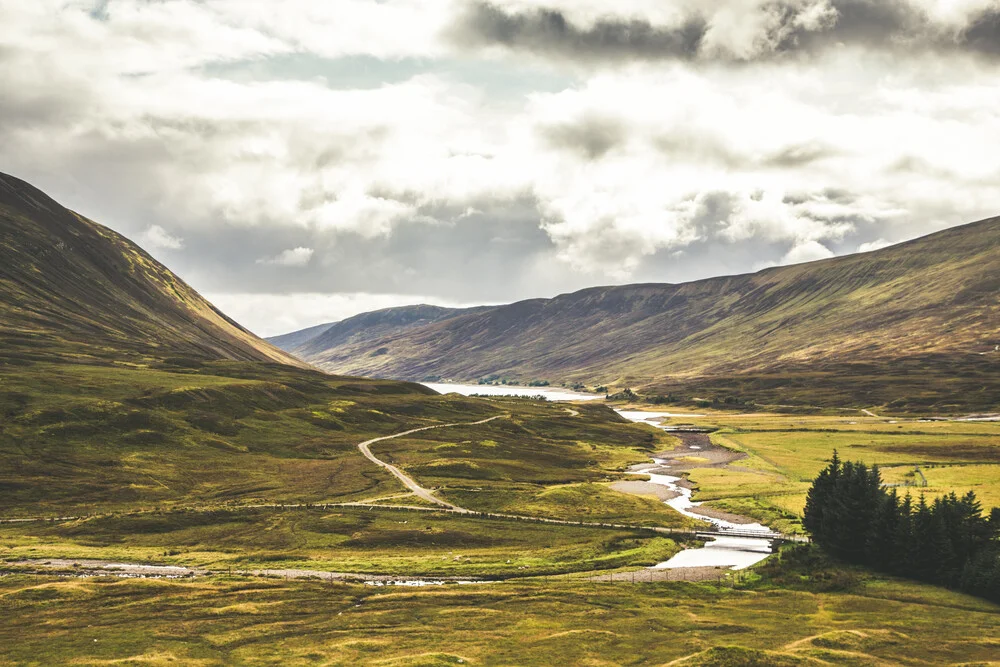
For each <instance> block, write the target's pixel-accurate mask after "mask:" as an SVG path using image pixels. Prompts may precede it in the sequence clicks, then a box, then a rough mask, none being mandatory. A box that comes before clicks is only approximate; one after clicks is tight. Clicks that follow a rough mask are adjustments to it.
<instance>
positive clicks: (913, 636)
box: [0, 572, 1000, 666]
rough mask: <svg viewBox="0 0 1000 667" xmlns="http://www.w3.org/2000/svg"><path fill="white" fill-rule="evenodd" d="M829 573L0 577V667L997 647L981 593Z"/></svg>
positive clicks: (412, 662)
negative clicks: (436, 578)
mask: <svg viewBox="0 0 1000 667" xmlns="http://www.w3.org/2000/svg"><path fill="white" fill-rule="evenodd" d="M829 576H830V577H831V580H830V581H828V582H826V583H824V582H823V581H822V578H815V577H814V578H813V583H812V584H810V586H786V587H785V588H784V589H779V588H776V587H773V586H769V585H767V584H766V582H764V581H763V580H761V581H759V582H757V584H733V585H731V586H725V585H721V586H720V585H718V584H685V583H653V584H648V583H647V584H636V585H634V586H633V585H630V584H625V583H595V582H591V581H544V580H534V581H522V582H519V583H504V584H489V585H463V586H458V585H448V586H437V587H427V588H378V587H372V586H364V585H352V584H343V583H331V582H321V581H314V582H308V581H283V580H268V579H250V580H247V579H243V578H238V577H224V576H223V577H215V578H208V579H201V580H196V581H141V580H129V581H121V580H108V579H96V580H95V579H72V578H70V579H67V578H57V577H46V576H23V575H19V576H5V577H0V609H2V611H3V613H4V619H5V621H4V623H3V624H0V647H3V648H2V649H0V664H4V665H57V664H77V665H111V664H116V665H168V664H184V665H206V666H207V665H222V664H227V665H279V664H280V665H359V664H364V665H369V664H372V665H374V664H379V665H409V666H416V665H456V664H468V665H553V664H562V665H583V664H594V665H624V664H634V665H639V664H651V665H665V664H683V665H751V664H753V665H758V664H759V665H800V664H801V665H823V664H827V665H829V664H840V665H927V664H959V663H964V664H969V663H976V664H986V662H987V661H989V660H991V659H995V658H996V655H997V649H998V647H1000V637H998V635H997V627H998V625H1000V608H997V607H996V606H994V605H991V604H988V603H985V602H982V601H979V600H976V599H974V598H969V597H967V596H962V595H958V594H953V593H948V592H945V591H942V590H940V589H935V588H932V587H927V586H921V585H915V584H911V583H906V582H899V581H895V580H883V579H871V580H859V579H857V578H854V575H853V574H852V573H850V572H833V573H829ZM838 577H839V578H840V579H841V580H842V581H841V580H838V579H837V578H838ZM824 587H825V588H826V589H827V590H822V589H823V588H824ZM789 619H794V621H793V622H789Z"/></svg>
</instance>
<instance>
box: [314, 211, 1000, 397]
mask: <svg viewBox="0 0 1000 667" xmlns="http://www.w3.org/2000/svg"><path fill="white" fill-rule="evenodd" d="M998 293H1000V218H989V219H986V220H982V221H979V222H974V223H969V224H966V225H961V226H958V227H952V228H949V229H946V230H944V231H941V232H938V233H936V234H931V235H929V236H925V237H921V238H918V239H913V240H911V241H907V242H904V243H900V244H897V245H894V246H890V247H887V248H883V249H880V250H876V251H871V252H868V253H859V254H854V255H847V256H842V257H835V258H830V259H825V260H820V261H818V262H811V263H805V264H796V265H791V266H781V267H772V268H768V269H764V270H762V271H759V272H756V273H751V274H736V275H729V276H720V277H716V278H707V279H703V280H698V281H693V282H689V283H680V284H659V283H645V284H638V285H625V286H612V287H594V288H587V289H584V290H580V291H578V292H573V293H570V294H565V295H560V296H557V297H553V298H551V299H531V300H527V301H522V302H517V303H513V304H509V305H505V306H497V307H491V308H479V309H476V310H475V312H469V311H460V312H458V313H453V314H451V315H450V316H448V317H446V318H443V319H440V320H437V321H434V322H430V323H425V324H421V325H419V326H409V327H406V328H401V329H396V330H389V331H384V332H381V334H380V335H379V336H374V337H373V336H369V337H367V338H364V339H359V340H356V341H353V342H352V341H347V342H345V343H342V344H339V345H335V346H331V347H327V348H325V349H317V345H316V343H318V342H319V341H316V340H314V341H313V345H311V346H307V348H305V349H300V350H297V352H298V353H300V354H303V358H305V359H307V360H309V361H310V362H312V363H314V364H317V365H318V366H320V367H322V368H325V369H327V370H330V371H334V372H347V373H354V374H365V375H371V376H376V377H387V378H395V379H408V380H421V379H428V378H434V379H438V378H445V379H453V380H457V381H475V380H477V379H480V378H483V377H490V376H500V377H504V378H507V379H509V380H512V381H520V382H527V381H531V380H540V379H544V380H548V381H551V382H567V383H576V382H580V383H584V384H588V385H596V384H605V385H615V386H619V387H622V386H636V387H639V388H643V389H645V390H648V391H656V392H659V391H663V392H671V391H675V390H681V391H683V390H684V387H685V386H686V387H688V390H687V393H688V394H689V395H691V396H694V395H695V394H696V392H695V391H694V390H695V389H696V388H698V387H703V386H706V383H708V384H712V385H719V380H720V379H726V378H728V379H729V381H727V382H723V383H722V385H720V388H718V389H717V391H718V392H720V393H726V392H732V391H735V390H736V388H737V386H738V385H741V384H745V382H744V380H746V379H747V378H748V377H750V376H751V375H754V374H757V375H765V376H780V375H782V374H785V373H791V374H793V375H799V376H802V375H803V374H806V375H808V374H810V373H812V372H813V371H814V370H815V371H817V372H818V371H823V372H824V373H832V372H833V371H834V367H840V368H841V369H842V370H843V371H844V372H845V374H846V375H849V376H855V378H854V379H855V380H856V382H855V384H858V385H859V387H860V385H862V384H863V385H866V386H867V385H869V384H870V382H868V379H870V377H878V376H880V375H883V376H885V375H886V372H887V371H889V370H891V369H890V368H888V367H885V368H882V369H881V370H880V369H879V368H873V366H880V365H882V366H885V365H891V364H892V363H894V362H900V364H901V367H907V368H910V367H912V368H911V372H918V371H919V369H920V368H921V365H924V366H926V367H927V368H928V369H929V372H930V373H931V375H933V376H934V377H935V378H939V379H941V380H942V381H944V380H945V379H949V378H948V376H947V368H945V367H946V366H947V365H948V364H953V366H954V370H955V373H956V375H957V376H958V379H959V380H961V379H963V378H966V379H970V384H969V385H968V386H965V387H964V389H963V391H974V392H977V393H978V394H980V396H986V395H988V396H989V398H984V399H983V400H981V401H978V402H977V405H980V404H982V405H986V406H989V405H995V404H996V401H997V400H1000V398H998V397H997V395H998V393H1000V388H998V387H997V386H996V385H997V382H996V381H991V380H989V378H988V377H984V375H989V373H987V372H986V370H984V369H988V370H989V371H990V372H992V371H993V370H997V369H995V368H994V367H993V366H992V364H993V362H994V361H995V360H994V355H993V354H989V353H990V352H991V351H992V350H993V349H994V346H995V345H996V344H998V343H1000V335H998V334H997V330H998V328H1000V311H998V307H997V305H996V298H995V297H996V295H997V294H998ZM379 350H381V352H380V353H379V354H375V355H373V352H376V351H379ZM981 353H982V354H981ZM996 356H1000V355H996ZM921 360H922V361H921ZM903 362H905V363H903ZM980 362H982V363H980ZM984 364H986V365H985V366H984ZM810 367H811V369H810ZM860 367H867V369H866V370H864V371H859V370H857V369H858V368H860ZM859 373H860V375H859ZM866 378H868V379H866ZM773 379H774V380H775V381H777V379H778V378H777V377H775V378H773ZM894 382H895V381H894ZM727 384H728V385H731V386H730V388H728V389H727V388H725V387H724V385H727ZM751 384H758V385H759V384H760V383H759V382H756V383H751ZM790 384H794V382H790ZM897 388H898V387H897ZM740 391H743V390H740ZM759 391H760V389H759V388H758V390H757V392H758V393H759ZM927 391H930V392H931V393H934V390H933V388H932V387H931V388H929V387H921V388H920V391H919V392H918V393H921V394H925V393H927ZM772 393H773V392H772ZM876 393H878V392H876ZM892 393H894V392H893V391H889V392H882V393H881V394H880V395H879V396H871V395H870V394H871V392H870V390H869V389H865V390H863V391H862V390H860V389H857V390H849V391H846V393H845V395H844V396H841V397H840V398H838V400H837V401H835V402H837V403H843V404H853V403H859V404H860V403H866V402H867V403H868V404H870V405H872V404H878V403H877V402H876V403H871V402H869V401H870V400H871V399H874V400H882V399H883V398H885V397H891V396H890V395H891V394H892ZM896 393H898V392H896ZM937 393H938V395H937V399H944V398H945V397H944V396H943V393H942V392H940V391H939V392H937ZM883 394H884V396H883ZM739 398H742V397H739ZM772 398H774V397H773V396H772ZM924 398H927V397H926V396H925V397H924ZM937 399H935V400H933V401H931V404H934V405H937V404H938V401H937ZM893 400H895V399H893ZM921 400H923V399H921Z"/></svg>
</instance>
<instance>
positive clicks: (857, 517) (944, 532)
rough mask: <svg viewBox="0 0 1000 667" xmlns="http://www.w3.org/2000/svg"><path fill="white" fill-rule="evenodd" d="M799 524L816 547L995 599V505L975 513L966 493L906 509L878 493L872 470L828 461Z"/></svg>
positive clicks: (998, 554)
mask: <svg viewBox="0 0 1000 667" xmlns="http://www.w3.org/2000/svg"><path fill="white" fill-rule="evenodd" d="M802 523H803V525H804V526H805V527H806V529H807V530H809V531H810V533H811V534H812V536H813V540H814V541H815V542H816V543H817V544H818V545H819V546H821V547H822V548H823V549H824V550H826V551H828V552H830V553H831V554H833V555H835V556H837V557H839V558H842V559H844V560H846V561H849V562H852V563H859V564H865V565H868V566H870V567H872V568H874V569H877V570H880V571H883V572H889V573H893V574H900V575H903V576H909V577H913V578H915V579H920V580H923V581H929V582H933V583H939V584H944V585H947V586H952V587H958V588H961V589H962V590H965V591H968V592H970V593H973V594H975V595H981V596H983V597H987V598H990V599H993V600H997V601H1000V508H996V509H994V510H993V511H992V512H991V513H990V518H989V519H986V518H985V517H984V516H983V511H982V505H980V503H979V501H978V500H976V496H975V494H974V493H972V492H969V493H967V494H966V495H964V496H962V497H961V498H959V497H958V496H957V495H956V494H954V493H950V494H948V495H946V496H943V497H940V498H936V499H934V501H933V502H931V503H930V504H928V503H927V500H926V498H924V497H923V496H921V497H920V500H919V501H918V502H917V503H916V506H914V504H913V502H912V499H911V498H910V496H909V494H907V495H906V496H905V497H904V498H903V499H902V500H900V499H899V497H898V496H897V494H896V492H895V490H891V491H888V492H887V491H886V490H885V489H884V488H883V487H882V479H881V475H880V473H879V470H878V467H873V468H868V467H867V466H866V465H865V464H863V463H855V462H852V461H847V462H842V461H841V460H840V458H839V457H838V456H837V452H834V453H833V457H832V458H831V459H830V464H829V465H828V466H827V467H826V468H825V469H823V470H822V471H821V472H820V473H819V475H818V476H817V477H816V479H815V481H814V482H813V485H812V488H810V489H809V493H808V495H807V497H806V507H805V512H804V515H803V520H802Z"/></svg>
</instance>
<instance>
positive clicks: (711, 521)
mask: <svg viewBox="0 0 1000 667" xmlns="http://www.w3.org/2000/svg"><path fill="white" fill-rule="evenodd" d="M424 384H425V385H426V386H428V387H430V388H431V389H434V390H435V391H437V392H440V393H442V394H446V393H452V392H453V393H458V394H463V395H465V396H469V395H471V394H483V395H490V396H535V395H542V396H545V398H547V399H548V400H550V401H579V400H588V401H592V400H595V399H601V398H603V396H598V395H594V394H582V393H579V392H573V391H569V390H566V389H561V388H554V387H512V386H509V385H507V386H497V385H478V384H434V383H430V384H428V383H424ZM617 412H618V414H620V415H621V416H623V417H625V418H626V419H629V420H631V421H634V422H637V423H643V424H649V425H651V426H655V427H656V428H661V429H663V430H665V431H670V430H671V427H670V426H669V425H664V424H663V423H661V422H662V420H664V419H669V418H672V417H677V418H697V417H702V416H704V415H696V414H689V413H684V414H675V413H670V412H644V411H639V410H617ZM664 462H665V461H664V460H663V459H657V458H654V459H653V462H652V463H651V464H649V465H647V466H642V467H641V468H637V469H636V470H634V471H633V473H634V474H637V475H647V476H648V477H649V481H650V483H652V484H659V485H661V486H665V487H666V488H667V489H669V490H670V491H673V492H675V493H676V494H677V496H676V497H675V498H673V499H671V500H667V501H665V502H666V504H667V505H670V507H672V508H674V509H675V510H677V511H678V512H680V513H681V514H683V515H684V516H686V517H690V518H692V519H695V520H697V521H704V522H705V524H706V528H708V527H709V526H710V525H714V526H715V527H716V528H717V529H718V530H719V532H720V534H719V536H718V537H715V538H713V539H711V540H710V541H708V542H706V543H705V545H704V546H703V547H699V548H697V549H685V550H684V551H681V552H680V553H678V554H677V555H675V556H674V557H673V558H671V559H670V560H668V561H665V562H663V563H659V564H657V565H655V566H654V569H669V568H682V567H725V568H731V569H734V570H740V569H743V568H746V567H749V566H751V565H753V564H755V563H759V562H760V561H762V560H764V559H765V558H767V557H768V556H769V555H770V553H771V545H770V541H769V540H768V539H767V538H766V537H762V538H761V539H755V538H747V537H732V536H727V535H725V531H727V530H738V531H740V532H741V533H746V532H760V533H762V534H765V535H766V534H769V533H770V532H771V531H770V529H769V528H767V527H766V526H762V525H761V524H759V523H749V524H737V523H733V522H730V521H725V520H723V519H716V518H711V517H707V516H703V515H701V514H697V513H695V512H693V511H691V510H692V508H694V507H697V506H698V505H700V504H701V503H696V502H694V501H693V500H692V499H691V489H687V488H685V487H683V486H678V484H677V482H680V481H681V478H679V477H672V476H670V475H664V474H660V473H657V472H655V471H656V470H657V468H659V466H661V465H662V464H663V463H664Z"/></svg>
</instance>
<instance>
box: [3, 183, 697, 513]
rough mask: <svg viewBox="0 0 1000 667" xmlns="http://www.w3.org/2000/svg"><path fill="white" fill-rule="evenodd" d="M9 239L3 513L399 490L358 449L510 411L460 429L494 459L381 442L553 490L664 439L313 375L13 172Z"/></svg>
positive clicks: (446, 482) (437, 477) (423, 459)
mask: <svg viewBox="0 0 1000 667" xmlns="http://www.w3.org/2000/svg"><path fill="white" fill-rule="evenodd" d="M0 235H2V244H0V493H2V495H3V503H2V504H0V518H8V517H18V516H37V515H43V516H44V515H49V516H51V515H55V514H81V513H82V514H89V513H101V512H108V511H125V510H135V509H137V508H138V509H147V510H148V509H151V508H176V507H181V506H191V505H194V506H198V507H200V508H205V507H209V508H211V507H216V506H220V505H224V504H239V505H245V504H249V503H315V502H329V501H351V500H358V499H364V498H370V497H377V496H381V495H391V494H394V493H395V494H399V493H400V492H403V491H405V489H404V488H403V487H402V485H401V484H400V483H399V482H398V481H397V480H396V479H395V478H394V477H392V476H391V475H389V474H388V473H387V472H386V471H384V470H383V469H381V468H379V467H377V466H375V465H374V464H372V463H370V462H369V461H367V460H366V459H365V458H363V456H362V455H361V453H360V452H359V451H358V450H357V444H358V443H359V442H361V441H362V440H366V439H369V438H372V437H376V436H382V435H389V434H392V433H398V432H401V431H404V430H409V429H412V428H415V427H421V426H427V425H434V424H442V423H451V422H467V421H473V420H477V419H482V418H484V417H489V416H494V415H507V416H506V417H505V419H504V420H503V424H502V425H501V424H500V423H495V424H489V425H483V426H482V427H481V428H479V429H477V430H475V431H472V432H468V433H464V434H463V437H465V438H475V440H473V442H477V443H478V442H480V441H489V442H490V443H491V444H490V446H489V447H488V448H486V447H483V448H482V451H478V450H479V449H480V448H479V447H478V446H477V447H473V448H472V449H471V450H469V451H465V450H463V452H462V453H460V452H452V453H451V454H450V455H449V456H447V457H445V456H442V454H443V453H444V452H443V450H440V448H439V449H438V451H436V452H434V451H433V449H434V448H435V447H438V445H440V444H441V441H440V440H439V439H440V438H442V437H445V436H442V435H439V434H438V432H434V434H433V435H428V436H427V437H425V438H420V437H411V438H408V439H407V440H406V441H402V440H400V441H392V443H391V445H392V446H391V447H389V446H382V447H381V448H380V449H383V450H384V451H385V455H386V456H387V458H389V459H390V460H392V461H393V462H395V463H397V464H398V465H399V466H400V467H401V468H403V469H408V468H413V470H414V472H413V474H414V476H416V477H417V478H418V479H421V480H425V483H433V484H435V485H436V486H438V487H442V488H443V489H447V488H448V487H449V486H454V484H455V483H456V482H457V481H461V482H462V483H463V484H465V483H468V482H470V480H472V481H475V480H476V479H477V478H478V477H481V478H482V481H483V483H484V484H485V485H486V486H485V488H488V487H489V485H490V484H494V485H506V486H510V485H513V486H517V487H518V488H519V489H521V490H522V491H527V492H540V491H541V490H542V489H544V488H545V486H546V485H548V484H572V483H581V484H585V483H593V482H597V481H601V480H603V479H604V478H605V477H606V476H608V475H609V474H613V473H614V472H615V471H618V470H621V469H623V468H624V467H625V466H627V465H628V464H630V463H633V462H637V461H643V460H645V459H646V454H645V453H646V452H649V451H651V450H652V448H653V447H654V446H656V443H657V439H656V438H655V437H654V436H652V435H651V434H650V433H649V432H647V431H646V430H644V429H642V428H637V427H634V426H632V425H629V424H627V423H625V422H624V421H623V420H621V419H620V418H618V417H617V416H616V415H615V414H614V413H613V412H612V411H611V410H609V409H607V408H602V407H593V408H590V409H587V410H583V411H581V414H579V415H577V416H576V418H574V419H568V418H567V414H566V413H565V412H564V411H562V409H561V408H558V407H556V406H546V405H540V404H535V403H533V402H530V401H528V402H524V401H522V402H507V403H504V404H497V403H492V402H487V401H481V400H475V399H466V398H458V397H454V396H449V397H442V396H438V395H437V394H435V393H434V392H433V391H431V390H429V389H426V388H425V387H422V386H419V385H413V384H407V383H402V382H391V381H377V380H364V379H358V378H350V377H337V376H330V375H327V374H325V373H322V372H319V371H317V370H315V369H310V368H308V367H307V366H306V365H305V364H303V363H302V362H300V361H298V360H296V359H294V358H293V357H291V356H289V355H288V354H286V353H285V352H282V351H281V350H279V349H277V348H275V347H273V346H271V345H270V344H268V343H266V342H264V341H262V340H260V339H259V338H257V337H255V336H254V335H253V334H251V333H249V332H247V331H246V330H244V329H242V328H241V327H240V326H239V325H237V324H236V323H234V322H232V321H230V320H228V319H227V318H226V317H225V316H224V315H222V314H221V313H220V312H219V311H217V310H216V309H215V308H214V307H213V306H212V305H211V304H209V303H208V302H207V301H206V300H205V299H203V298H202V297H201V296H200V295H199V294H197V292H195V291H194V290H193V289H191V288H190V287H188V286H187V285H186V284H184V283H183V282H182V281H181V280H180V279H179V278H177V277H176V276H175V275H173V274H172V273H171V272H170V271H169V270H167V269H166V268H165V267H163V266H162V265H161V264H159V263H157V262H156V261H155V260H154V259H152V258H151V257H150V256H149V255H147V254H146V253H145V252H143V251H142V250H141V249H139V248H138V247H137V246H135V245H134V244H132V243H131V242H129V241H128V240H127V239H125V238H123V237H121V236H119V235H118V234H115V233H114V232H112V231H110V230H108V229H106V228H104V227H102V226H100V225H98V224H96V223H93V222H91V221H89V220H87V219H85V218H83V217H81V216H79V215H77V214H76V213H73V212H71V211H68V210H66V209H65V208H63V207H61V206H60V205H59V204H57V203H56V202H55V201H53V200H52V199H50V198H49V197H47V196H46V195H44V194H43V193H41V192H39V191H38V190H36V189H35V188H32V187H31V186H30V185H28V184H26V183H24V182H22V181H19V180H17V179H15V178H12V177H9V176H0ZM439 311H440V309H433V308H430V307H426V308H423V309H421V308H416V309H413V311H412V315H413V318H415V319H416V320H427V319H433V318H434V317H436V316H440V315H441V314H442V313H441V312H439ZM413 318H411V319H413ZM368 319H369V320H372V319H373V318H368ZM389 319H390V320H392V321H393V322H394V323H396V324H398V322H399V318H396V317H390V318H389ZM370 324H372V325H374V323H373V322H370ZM441 433H443V432H441ZM430 443H434V444H430ZM428 447H430V448H431V449H432V456H433V457H434V458H435V459H436V463H437V465H436V466H432V467H431V468H430V469H427V470H424V469H422V468H421V466H424V467H426V463H427V456H426V455H421V456H416V455H415V454H414V455H412V456H411V450H412V452H418V451H421V452H422V451H424V450H426V449H427V448H428ZM466 449H468V448H466ZM473 450H477V451H473ZM482 452H487V453H486V454H485V455H484V454H483V453H482ZM595 452H596V454H595ZM445 461H450V464H449V465H442V463H443V462H445ZM470 470H471V471H473V472H470ZM404 495H405V494H404ZM409 502H415V499H412V498H411V499H410V501H409ZM595 502H596V501H595ZM499 507H500V505H495V506H494V508H499ZM544 509H545V508H540V511H543V512H544ZM619 509H620V513H619V515H624V514H627V512H628V511H629V510H632V509H635V507H633V506H628V507H625V506H621V507H620V508H619ZM655 509H656V510H657V511H658V512H660V513H661V514H663V515H664V517H665V518H664V521H665V522H666V523H670V521H671V520H674V521H676V520H677V518H678V517H677V516H676V515H674V514H673V513H671V512H669V511H665V510H662V509H661V508H659V507H657V508H655ZM553 511H554V510H553Z"/></svg>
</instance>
